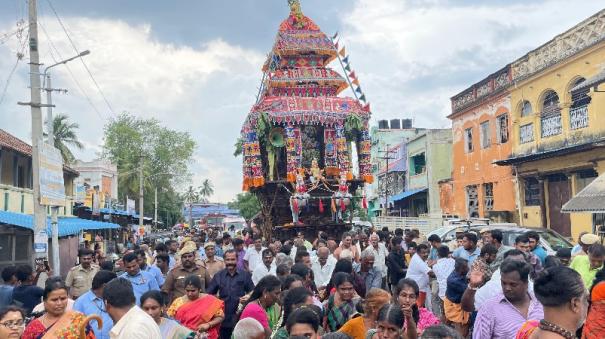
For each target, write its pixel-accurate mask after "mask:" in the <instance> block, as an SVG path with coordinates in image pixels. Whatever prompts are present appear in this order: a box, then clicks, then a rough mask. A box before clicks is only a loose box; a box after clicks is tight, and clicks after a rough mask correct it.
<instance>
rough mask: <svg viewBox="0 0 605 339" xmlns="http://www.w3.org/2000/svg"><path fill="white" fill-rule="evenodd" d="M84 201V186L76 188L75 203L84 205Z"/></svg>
mask: <svg viewBox="0 0 605 339" xmlns="http://www.w3.org/2000/svg"><path fill="white" fill-rule="evenodd" d="M85 201H86V186H84V185H78V186H76V202H81V203H84V202H85Z"/></svg>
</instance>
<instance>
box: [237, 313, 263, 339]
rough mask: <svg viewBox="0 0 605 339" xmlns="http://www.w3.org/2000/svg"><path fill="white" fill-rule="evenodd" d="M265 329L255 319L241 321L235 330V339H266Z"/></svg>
mask: <svg viewBox="0 0 605 339" xmlns="http://www.w3.org/2000/svg"><path fill="white" fill-rule="evenodd" d="M264 338H265V329H264V328H263V325H261V323H259V322H258V320H256V319H253V318H244V319H240V321H238V322H237V324H236V325H235V328H233V339H264Z"/></svg>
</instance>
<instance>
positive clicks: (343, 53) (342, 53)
mask: <svg viewBox="0 0 605 339" xmlns="http://www.w3.org/2000/svg"><path fill="white" fill-rule="evenodd" d="M338 54H340V56H341V57H343V58H344V57H345V56H346V55H347V52H346V51H345V46H342V49H341V50H340V52H338Z"/></svg>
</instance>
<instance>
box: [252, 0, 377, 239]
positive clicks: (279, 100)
mask: <svg viewBox="0 0 605 339" xmlns="http://www.w3.org/2000/svg"><path fill="white" fill-rule="evenodd" d="M288 3H289V6H290V15H289V16H288V18H287V19H286V20H284V21H283V22H282V23H281V25H280V26H279V31H278V32H277V37H276V39H275V44H274V45H273V49H272V50H271V52H270V54H269V56H268V58H267V61H266V62H265V63H264V65H263V68H262V70H263V78H262V83H261V88H260V92H259V95H258V100H257V102H256V104H255V105H254V106H253V107H252V109H251V110H250V113H249V114H248V116H247V117H246V119H245V121H244V124H243V127H242V134H241V139H240V142H241V146H242V152H243V177H244V178H243V190H244V191H250V192H251V193H253V194H255V195H256V196H257V197H258V199H259V201H260V203H261V206H262V211H261V213H259V215H257V217H255V219H254V221H255V222H256V223H257V224H258V225H259V227H260V229H261V230H262V232H263V236H265V237H266V238H268V239H270V238H272V237H277V238H280V239H286V238H293V236H294V234H295V232H297V231H303V232H305V233H308V235H309V236H316V234H317V231H319V230H323V231H326V232H328V233H329V234H333V235H340V234H341V233H342V232H343V231H345V230H347V229H350V227H351V218H352V216H353V214H354V213H353V211H355V210H356V209H357V210H358V209H360V208H367V206H366V202H365V193H364V190H363V185H364V183H371V182H372V181H373V178H372V174H371V173H372V169H371V159H370V147H371V142H370V135H369V130H368V121H369V119H370V115H371V113H370V108H369V104H362V102H361V101H360V100H359V99H358V98H357V93H361V91H360V88H359V87H357V88H355V87H354V86H353V85H354V84H357V86H358V84H359V82H358V80H357V78H356V77H355V76H354V74H347V68H349V66H348V60H347V59H348V56H346V55H345V53H344V49H341V50H340V51H339V50H338V43H337V42H335V37H334V38H332V37H328V36H326V35H325V34H324V33H323V32H322V31H321V30H320V29H319V27H318V26H317V25H316V24H315V23H314V22H313V21H312V20H311V19H309V18H308V17H306V16H305V15H304V14H303V13H302V10H301V6H300V3H299V1H298V0H289V1H288ZM332 62H333V64H335V65H337V66H339V67H341V69H342V70H343V73H344V77H343V76H342V75H340V74H339V73H338V72H336V71H335V70H333V69H332V68H330V67H329V64H330V63H332ZM345 65H346V66H345ZM349 87H350V88H351V89H352V91H353V93H354V95H355V96H356V98H350V97H339V96H338V95H339V94H340V93H341V92H342V91H343V90H345V89H347V88H349ZM356 91H357V92H356ZM362 96H363V98H361V99H362V100H365V96H364V95H363V94H362ZM353 166H355V167H357V170H353Z"/></svg>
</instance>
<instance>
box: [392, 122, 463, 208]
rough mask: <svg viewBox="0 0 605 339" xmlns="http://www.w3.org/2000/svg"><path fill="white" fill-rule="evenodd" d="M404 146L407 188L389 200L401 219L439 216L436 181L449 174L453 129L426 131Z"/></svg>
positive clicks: (450, 169) (438, 195)
mask: <svg viewBox="0 0 605 339" xmlns="http://www.w3.org/2000/svg"><path fill="white" fill-rule="evenodd" d="M406 144H407V145H406V149H407V152H406V153H407V171H406V189H405V191H404V192H402V193H400V194H397V195H394V196H392V197H391V198H390V201H392V202H393V203H394V205H395V209H398V210H400V211H401V212H402V213H401V215H402V216H406V217H417V216H420V215H431V216H436V215H441V214H442V210H441V206H440V194H439V182H440V181H441V180H443V179H446V178H449V177H450V175H451V171H452V162H451V152H452V130H451V129H427V130H424V131H422V132H420V134H419V135H418V136H417V137H415V138H412V139H410V140H409V141H407V143H406Z"/></svg>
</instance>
